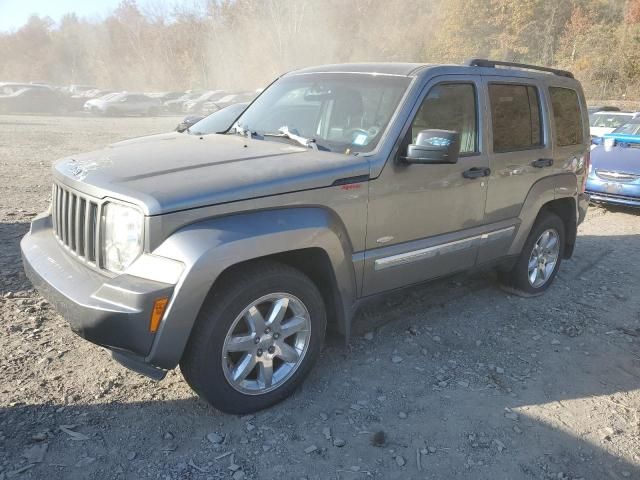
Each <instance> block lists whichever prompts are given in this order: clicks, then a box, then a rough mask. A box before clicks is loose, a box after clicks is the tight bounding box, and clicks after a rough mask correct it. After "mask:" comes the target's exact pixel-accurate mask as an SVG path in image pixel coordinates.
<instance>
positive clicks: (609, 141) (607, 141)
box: [604, 138, 616, 148]
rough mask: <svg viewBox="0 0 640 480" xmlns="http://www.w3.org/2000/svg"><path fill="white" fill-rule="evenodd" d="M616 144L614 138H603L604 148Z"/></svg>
mask: <svg viewBox="0 0 640 480" xmlns="http://www.w3.org/2000/svg"><path fill="white" fill-rule="evenodd" d="M615 144H616V139H615V138H605V139H604V148H612V147H613V146H614V145H615Z"/></svg>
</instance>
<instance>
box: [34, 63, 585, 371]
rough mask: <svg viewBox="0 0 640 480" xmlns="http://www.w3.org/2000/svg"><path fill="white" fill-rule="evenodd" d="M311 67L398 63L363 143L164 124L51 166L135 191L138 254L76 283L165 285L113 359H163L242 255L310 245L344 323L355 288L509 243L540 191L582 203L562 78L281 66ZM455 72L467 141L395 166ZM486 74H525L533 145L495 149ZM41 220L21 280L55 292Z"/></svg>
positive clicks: (100, 193) (112, 189)
mask: <svg viewBox="0 0 640 480" xmlns="http://www.w3.org/2000/svg"><path fill="white" fill-rule="evenodd" d="M314 72H349V73H357V74H362V75H369V74H372V73H376V74H379V75H400V76H409V77H411V79H412V80H411V83H410V85H409V87H408V89H407V91H406V93H405V95H404V97H403V99H402V101H401V103H400V105H399V106H398V108H397V110H396V112H395V113H394V115H393V116H392V118H391V121H390V124H389V126H388V128H387V130H386V131H385V132H384V133H383V135H382V138H381V141H380V142H379V143H378V145H377V146H376V148H375V149H374V150H373V151H372V152H370V153H368V154H363V155H360V156H355V155H343V154H337V153H328V152H323V151H315V150H311V149H307V148H303V147H299V146H297V145H293V144H289V143H283V142H277V141H259V140H250V139H248V138H244V137H240V136H237V135H209V136H203V137H198V136H194V135H181V134H178V133H170V134H162V135H155V136H149V137H145V138H142V139H135V140H130V141H125V142H120V143H118V144H114V145H112V146H110V147H108V148H106V149H104V150H100V151H98V152H93V153H89V154H82V155H75V156H73V157H72V158H70V159H64V160H62V161H60V162H58V163H57V164H56V166H55V169H54V177H55V181H56V182H59V183H61V184H64V185H66V186H67V187H69V188H71V189H74V190H77V191H79V192H82V193H83V194H85V195H87V196H92V197H95V198H96V199H106V200H108V199H116V200H119V201H124V202H130V203H133V204H135V205H137V206H139V207H140V209H141V210H142V211H143V212H144V214H145V232H144V233H145V239H144V252H145V253H144V262H143V261H142V260H140V261H136V262H135V263H134V265H132V267H130V269H129V270H127V271H125V273H124V274H122V275H119V276H114V275H113V274H110V273H108V272H104V274H101V273H100V272H95V273H92V274H91V275H92V279H93V280H92V283H91V284H90V286H87V287H86V288H87V290H86V292H85V295H89V290H91V291H92V292H95V291H97V290H99V289H101V288H102V284H104V285H118V284H119V282H127V281H129V282H131V281H132V280H131V279H132V278H138V279H139V280H140V281H141V282H142V284H141V285H146V287H148V288H149V289H150V291H148V292H147V294H149V295H152V294H153V293H154V292H160V291H166V290H167V289H169V290H170V291H171V292H172V295H171V300H170V303H169V307H168V309H167V311H166V312H165V315H164V317H163V319H162V322H161V324H160V328H159V330H158V332H157V333H156V334H155V336H153V339H152V342H151V343H149V344H147V343H145V344H144V348H137V349H134V348H130V349H129V350H128V351H125V352H123V351H120V352H119V354H118V355H119V356H120V357H121V358H122V356H123V355H125V356H126V355H128V357H127V358H128V359H129V364H130V365H129V366H132V365H136V364H138V365H140V368H138V370H142V371H144V370H145V368H147V367H146V366H149V365H150V366H153V367H156V368H160V369H169V368H173V367H174V366H175V365H176V364H177V363H178V362H179V361H180V358H181V356H182V353H183V351H184V348H185V346H186V344H187V341H188V339H189V335H190V333H191V330H192V328H193V325H194V323H195V322H196V319H197V317H198V314H199V311H200V307H201V305H202V303H203V301H204V299H205V298H206V296H207V295H208V293H209V292H210V291H211V289H212V288H215V285H216V281H217V280H218V279H219V278H220V276H221V275H222V274H223V273H224V272H225V271H226V270H227V269H229V268H231V267H233V266H235V265H238V264H240V263H242V262H245V261H250V260H253V259H256V258H261V257H265V256H273V255H282V254H286V253H288V252H296V251H300V250H306V249H314V250H317V251H320V252H322V255H324V257H326V259H327V262H328V263H329V264H330V265H329V266H330V269H331V272H332V275H333V281H334V283H335V291H336V292H337V293H336V295H337V297H338V301H337V302H336V303H337V307H336V311H334V312H331V315H332V316H333V317H335V322H336V323H337V324H338V326H339V330H341V331H342V332H343V333H346V334H347V335H348V333H349V325H350V319H351V316H352V314H353V312H354V309H355V307H356V306H357V305H358V303H359V302H360V301H361V300H362V299H363V298H366V297H367V296H370V295H374V294H378V293H381V292H385V291H388V290H391V289H394V288H398V287H402V286H405V285H409V284H412V283H416V282H420V281H424V280H428V279H431V278H435V277H439V276H442V275H447V274H450V273H453V272H457V271H461V270H465V269H468V268H472V267H474V266H476V265H482V264H486V263H490V262H494V261H498V260H501V259H504V258H507V257H513V256H517V255H518V254H519V253H520V251H521V250H522V247H523V245H524V242H525V241H526V238H527V236H528V234H529V231H530V230H531V227H532V225H533V223H534V222H535V220H536V218H537V216H538V213H539V212H540V210H541V209H542V208H544V207H545V205H549V202H553V201H555V200H559V199H565V200H566V201H567V202H570V205H571V211H572V218H573V219H574V220H573V222H574V224H577V223H579V222H580V221H581V220H582V218H583V217H584V211H585V208H586V207H585V202H586V200H585V198H584V196H583V195H582V194H581V193H580V192H581V188H580V183H581V181H582V178H583V176H584V175H586V172H585V171H580V169H579V168H576V164H577V162H578V163H579V162H583V161H584V156H585V155H586V154H587V153H588V146H587V144H586V141H587V139H588V138H589V137H588V121H587V110H586V103H585V101H584V97H583V95H582V92H581V89H580V85H579V83H577V82H576V81H575V80H572V79H569V78H565V77H560V76H557V75H550V74H540V73H532V72H529V71H519V70H514V69H497V68H486V67H461V66H442V65H440V66H430V65H418V64H350V65H328V66H323V67H316V68H309V69H304V70H300V71H296V72H291V73H289V74H287V75H310V74H313V73H314ZM458 81H459V82H472V83H474V84H475V86H476V91H477V104H478V112H479V113H478V125H479V140H478V144H479V145H478V146H479V150H478V153H477V154H473V155H469V156H461V157H460V158H459V160H458V162H457V163H455V164H447V165H415V164H414V165H403V164H401V163H400V161H399V156H400V155H401V154H402V153H401V152H400V144H401V139H402V138H404V136H405V133H406V132H407V129H408V128H409V126H410V123H411V120H412V118H413V117H414V116H415V114H416V111H417V110H418V108H419V107H420V104H421V101H422V99H423V98H424V96H425V95H426V94H427V92H428V91H429V89H430V88H432V87H433V86H434V85H436V84H438V83H440V82H458ZM494 81H496V82H516V83H530V84H533V85H535V86H537V87H538V89H539V90H540V93H541V104H542V111H541V113H542V117H543V125H544V132H543V137H544V145H543V146H541V147H540V148H537V149H534V150H527V151H520V152H509V153H503V154H496V153H494V152H493V151H492V134H491V129H490V128H489V127H490V125H491V117H490V109H489V106H488V101H487V86H488V84H489V83H490V82H494ZM549 85H554V86H566V87H568V88H572V89H574V90H576V91H577V92H578V93H579V96H580V102H581V108H582V112H583V123H584V129H585V136H584V138H585V142H584V144H581V145H578V146H574V147H563V148H559V147H557V145H556V143H555V139H554V138H553V118H552V114H551V105H550V102H549V99H548V95H547V87H548V86H549ZM539 158H553V159H554V164H553V166H551V167H550V168H534V167H532V165H531V163H532V162H533V161H535V160H536V159H539ZM471 167H483V168H490V169H491V174H490V176H489V177H482V178H476V179H468V178H464V177H463V176H462V172H464V171H465V170H467V169H469V168H471ZM582 170H584V168H583V169H582ZM43 218H44V220H39V222H40V223H38V225H40V226H42V225H45V227H42V228H43V229H44V230H39V233H37V234H36V233H31V234H29V235H27V237H28V238H26V239H25V241H23V248H26V250H25V253H24V256H25V263H26V264H28V266H27V271H31V272H32V273H31V274H30V278H32V277H33V278H34V279H36V281H37V282H38V283H41V280H40V279H44V280H42V281H44V282H47V283H49V284H50V285H49V286H48V287H47V288H43V289H42V290H43V291H44V292H49V293H45V295H51V296H54V297H55V296H56V295H59V293H60V292H61V291H63V290H65V289H68V285H66V284H64V285H62V286H58V285H56V283H59V282H62V280H61V279H60V276H53V274H51V273H48V270H47V269H46V268H45V263H44V262H43V261H42V260H38V258H44V257H46V253H40V254H38V256H35V255H33V254H32V255H29V254H28V251H29V250H31V249H32V247H33V243H34V242H35V243H39V244H41V245H44V247H43V248H45V247H46V248H45V250H46V249H47V248H48V249H51V253H50V256H51V257H52V258H54V257H55V258H58V256H59V255H60V254H61V253H62V254H64V252H63V251H62V250H60V251H58V250H59V249H58V250H55V249H54V248H53V247H54V246H55V247H57V245H54V244H52V243H51V242H50V241H49V240H47V241H44V237H42V235H46V234H47V232H46V225H47V223H46V222H47V220H46V219H47V218H48V217H47V215H45V216H44V217H43ZM43 222H44V223H43ZM52 245H53V246H52ZM27 247H28V248H27ZM33 248H35V247H33ZM37 257H38V258H37ZM69 261H70V262H73V261H74V260H73V259H69ZM166 262H170V264H171V265H180V266H181V267H180V268H179V269H178V271H179V272H180V273H179V274H176V275H174V276H173V277H171V278H165V277H166V276H162V275H161V274H160V272H161V271H162V270H163V268H164V267H163V266H164V265H166ZM64 268H66V267H64ZM77 268H85V267H81V266H78V267H77ZM52 276H53V277H54V278H50V277H52ZM36 281H34V283H36ZM145 282H152V283H145ZM62 283H64V282H62ZM125 284H126V283H125ZM156 287H157V289H156ZM154 289H155V290H154ZM131 290H132V291H133V292H135V288H131ZM56 291H57V292H58V293H55V292H56ZM51 292H53V293H51ZM91 295H94V294H93V293H91ZM91 295H89V296H91ZM125 297H126V298H124V299H122V304H123V305H125V306H126V305H129V303H131V304H132V305H134V306H135V305H139V302H140V298H142V297H140V296H138V297H136V296H135V295H134V294H133V293H132V295H131V296H127V295H125ZM136 298H137V300H135V299H136ZM144 298H147V297H144ZM149 298H150V297H149ZM70 300H71V302H72V303H75V306H74V309H78V311H82V309H83V308H85V307H87V305H86V302H83V301H82V299H81V298H71V299H70ZM134 300H135V301H137V302H138V304H136V303H135V301H134ZM132 308H133V307H132ZM144 313H145V314H148V313H149V312H148V311H145V312H144ZM103 321H107V322H108V321H109V319H108V318H106V319H103ZM140 335H143V333H140ZM143 336H144V335H143ZM92 341H95V340H92ZM96 343H101V342H99V341H96ZM102 343H103V344H104V342H102ZM125 350H126V349H125ZM132 359H135V360H132ZM136 362H137V363H136ZM132 368H133V367H132Z"/></svg>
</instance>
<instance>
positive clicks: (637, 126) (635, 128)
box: [613, 122, 640, 135]
mask: <svg viewBox="0 0 640 480" xmlns="http://www.w3.org/2000/svg"><path fill="white" fill-rule="evenodd" d="M613 133H619V134H620V135H640V122H631V123H626V124H624V125H622V126H621V127H620V128H617V129H616V130H614V132H613Z"/></svg>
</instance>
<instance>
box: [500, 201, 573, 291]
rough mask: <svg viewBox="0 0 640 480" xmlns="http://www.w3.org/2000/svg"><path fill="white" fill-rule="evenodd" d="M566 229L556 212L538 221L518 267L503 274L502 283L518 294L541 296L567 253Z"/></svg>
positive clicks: (545, 213) (542, 214)
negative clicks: (565, 247)
mask: <svg viewBox="0 0 640 480" xmlns="http://www.w3.org/2000/svg"><path fill="white" fill-rule="evenodd" d="M564 243H565V229H564V223H563V221H562V219H561V218H560V217H559V216H558V215H556V214H555V213H553V212H542V213H541V214H540V216H539V217H538V219H537V220H536V222H535V224H534V225H533V228H532V229H531V232H530V233H529V237H528V238H527V241H526V242H525V245H524V247H523V249H522V252H521V253H520V257H519V258H518V261H517V263H516V265H515V266H514V267H513V269H512V270H511V271H509V272H506V273H503V274H502V275H501V280H502V283H503V284H504V285H505V287H507V288H508V289H510V290H512V291H514V292H515V293H518V294H522V295H525V296H536V295H541V294H542V293H544V291H545V290H546V289H547V288H549V285H551V283H552V282H553V280H554V278H555V276H556V274H557V273H558V269H559V268H560V263H561V262H562V256H563V254H564Z"/></svg>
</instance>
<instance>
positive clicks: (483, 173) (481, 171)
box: [462, 167, 491, 178]
mask: <svg viewBox="0 0 640 480" xmlns="http://www.w3.org/2000/svg"><path fill="white" fill-rule="evenodd" d="M489 175H491V169H490V168H483V167H473V168H470V169H469V170H465V171H464V172H462V176H463V177H464V178H480V177H488V176H489Z"/></svg>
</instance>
